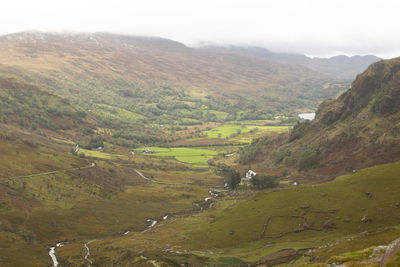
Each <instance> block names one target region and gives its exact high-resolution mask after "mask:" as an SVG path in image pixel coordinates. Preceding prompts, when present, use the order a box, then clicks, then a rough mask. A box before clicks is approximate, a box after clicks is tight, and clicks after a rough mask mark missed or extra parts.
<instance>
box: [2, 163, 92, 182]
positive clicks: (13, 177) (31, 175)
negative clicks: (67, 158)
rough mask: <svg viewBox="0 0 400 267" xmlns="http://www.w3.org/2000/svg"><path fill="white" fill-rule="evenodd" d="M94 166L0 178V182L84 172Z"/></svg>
mask: <svg viewBox="0 0 400 267" xmlns="http://www.w3.org/2000/svg"><path fill="white" fill-rule="evenodd" d="M94 166H96V163H94V162H92V163H91V164H90V165H89V166H84V167H77V168H71V169H64V170H58V171H51V172H41V173H35V174H29V175H21V176H11V177H2V178H0V180H6V179H7V180H8V179H18V178H29V177H35V176H41V175H49V174H54V173H60V172H67V171H76V170H84V169H89V168H93V167H94Z"/></svg>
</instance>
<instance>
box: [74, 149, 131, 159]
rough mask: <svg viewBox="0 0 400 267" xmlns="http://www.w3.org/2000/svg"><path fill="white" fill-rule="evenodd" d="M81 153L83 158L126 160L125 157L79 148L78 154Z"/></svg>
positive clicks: (126, 157)
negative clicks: (83, 155)
mask: <svg viewBox="0 0 400 267" xmlns="http://www.w3.org/2000/svg"><path fill="white" fill-rule="evenodd" d="M80 153H83V154H85V157H89V158H99V159H128V156H126V155H118V154H111V153H107V152H103V151H96V150H88V149H84V148H81V149H79V152H78V154H80Z"/></svg>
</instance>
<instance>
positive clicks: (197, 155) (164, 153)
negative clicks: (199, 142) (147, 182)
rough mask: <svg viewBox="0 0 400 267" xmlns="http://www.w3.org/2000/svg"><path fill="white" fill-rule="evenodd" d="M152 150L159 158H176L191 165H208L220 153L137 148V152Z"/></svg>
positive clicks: (184, 149)
mask: <svg viewBox="0 0 400 267" xmlns="http://www.w3.org/2000/svg"><path fill="white" fill-rule="evenodd" d="M143 149H150V150H153V151H155V152H156V153H154V154H145V155H153V156H159V157H174V158H175V159H176V160H178V161H181V162H185V163H190V164H194V165H207V161H208V160H210V159H212V158H213V157H214V156H216V155H217V154H218V153H217V152H216V151H214V150H210V149H204V148H188V147H173V148H164V147H143V148H137V150H143Z"/></svg>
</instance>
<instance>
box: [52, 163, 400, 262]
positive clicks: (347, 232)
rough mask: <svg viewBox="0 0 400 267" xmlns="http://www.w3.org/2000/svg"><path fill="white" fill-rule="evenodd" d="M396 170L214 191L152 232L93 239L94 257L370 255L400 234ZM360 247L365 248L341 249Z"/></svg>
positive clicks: (339, 258)
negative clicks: (206, 202) (204, 205)
mask: <svg viewBox="0 0 400 267" xmlns="http://www.w3.org/2000/svg"><path fill="white" fill-rule="evenodd" d="M399 172H400V164H399V163H393V164H387V165H381V166H376V167H372V168H368V169H364V170H360V171H358V172H357V173H355V174H352V175H347V176H343V177H339V178H337V179H336V180H334V181H332V182H328V183H324V184H320V185H302V186H292V187H289V188H282V189H276V190H273V191H264V192H258V193H256V194H255V195H254V196H253V197H250V198H249V199H248V200H243V198H242V197H243V196H244V195H243V194H245V192H246V191H243V192H242V193H240V191H239V192H236V194H230V195H229V196H227V197H222V198H217V199H216V203H215V205H214V206H213V208H212V209H210V210H207V211H204V212H202V213H199V214H193V215H191V216H189V217H187V216H174V217H173V218H172V220H171V221H167V222H165V223H163V224H162V225H159V226H158V227H155V228H154V229H153V230H151V231H146V232H142V233H132V234H129V235H127V236H126V237H113V238H110V239H104V240H98V241H96V242H93V243H91V251H94V252H93V253H92V254H91V260H93V262H96V263H97V264H100V266H106V265H107V264H117V265H124V264H127V263H128V262H129V263H136V264H138V265H139V266H140V264H143V265H142V266H147V265H146V264H148V263H149V262H150V261H151V260H153V261H155V262H156V263H158V264H162V263H163V264H164V266H178V265H179V264H182V263H186V264H189V265H195V266H200V265H202V266H215V265H218V266H238V265H239V264H240V263H241V262H246V263H249V264H254V265H257V263H258V264H262V263H265V264H267V265H269V264H277V263H279V262H281V263H283V262H285V261H292V260H296V259H298V260H297V261H295V262H292V264H293V263H295V265H296V266H297V264H298V266H303V265H309V264H311V263H310V262H314V264H315V266H319V265H318V264H317V263H319V264H323V263H325V264H326V263H332V262H337V263H340V262H352V261H362V260H363V259H367V260H368V259H370V258H369V256H370V255H371V253H372V249H369V248H371V247H372V248H374V247H376V246H377V245H381V244H388V243H390V242H391V241H392V240H394V239H396V238H397V237H398V235H399V234H400V228H399V227H398V222H399V219H400V217H399V216H398V212H395V211H396V210H397V209H398V207H397V206H398V203H399V201H400V199H399V196H398V194H397V192H398V190H400V188H399V185H400V183H399V177H398V173H399ZM238 193H239V194H238ZM267 221H268V224H267V226H266V227H264V224H265V223H266V222H267ZM264 229H265V230H264ZM149 240H151V242H149ZM144 248H145V250H143V249H144ZM363 249H367V252H365V251H364V252H363V253H353V254H350V255H347V256H346V257H345V256H344V255H342V254H343V253H346V252H349V251H359V250H363ZM74 253H79V252H78V250H77V248H76V247H75V246H74V245H73V244H71V245H70V246H69V245H66V246H65V247H63V248H61V249H60V255H61V254H62V255H63V256H62V257H63V259H64V260H66V261H68V259H72V258H74V257H73V256H72V255H74ZM303 254H304V255H306V257H302V258H301V256H302V255H303ZM75 258H76V257H75ZM372 266H374V265H372Z"/></svg>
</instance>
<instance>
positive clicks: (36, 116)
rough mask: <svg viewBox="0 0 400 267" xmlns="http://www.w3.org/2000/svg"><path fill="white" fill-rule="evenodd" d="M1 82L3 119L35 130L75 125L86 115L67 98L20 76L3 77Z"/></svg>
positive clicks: (56, 128) (2, 120)
mask: <svg viewBox="0 0 400 267" xmlns="http://www.w3.org/2000/svg"><path fill="white" fill-rule="evenodd" d="M3 83H5V84H3ZM0 86H1V90H0V114H1V117H0V121H1V122H2V123H10V124H11V123H17V124H18V125H19V126H20V127H24V128H29V129H31V130H34V131H40V129H41V128H42V129H49V130H52V131H57V130H69V129H72V128H74V127H76V126H77V125H78V124H79V123H81V122H82V121H83V120H84V119H85V117H86V113H85V112H84V111H77V110H75V109H74V108H72V107H71V106H70V105H69V101H68V100H65V99H62V98H59V97H57V96H54V95H51V94H49V93H47V92H44V91H42V90H40V89H39V88H37V87H35V86H32V85H30V84H26V83H24V82H22V81H19V80H18V79H14V78H8V79H4V78H0ZM15 88H17V89H15Z"/></svg>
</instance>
